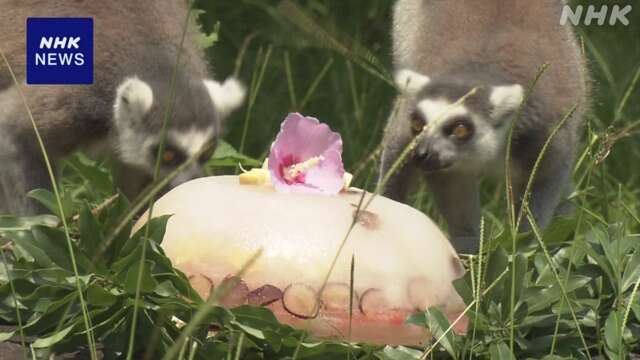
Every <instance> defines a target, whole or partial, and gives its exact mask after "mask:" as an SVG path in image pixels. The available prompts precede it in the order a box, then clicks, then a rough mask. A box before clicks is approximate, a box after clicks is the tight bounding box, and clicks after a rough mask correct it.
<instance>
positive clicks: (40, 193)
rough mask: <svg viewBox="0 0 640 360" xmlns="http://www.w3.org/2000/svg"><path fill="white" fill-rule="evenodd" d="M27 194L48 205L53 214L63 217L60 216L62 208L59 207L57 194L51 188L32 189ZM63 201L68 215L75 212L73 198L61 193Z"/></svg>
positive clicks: (63, 208) (65, 212) (64, 209)
mask: <svg viewBox="0 0 640 360" xmlns="http://www.w3.org/2000/svg"><path fill="white" fill-rule="evenodd" d="M27 196H28V197H30V198H32V199H34V200H36V201H38V202H39V203H41V204H42V205H44V207H46V208H47V209H48V210H49V211H51V213H52V214H54V215H56V216H57V217H58V218H62V216H60V209H59V208H58V202H57V200H56V196H55V195H54V194H53V193H52V192H51V191H49V190H45V189H35V190H31V191H29V192H28V193H27ZM60 196H61V199H60V201H61V202H62V210H63V211H64V214H65V216H66V217H69V216H70V215H71V214H72V213H73V202H72V201H71V199H69V198H67V197H65V196H64V194H60Z"/></svg>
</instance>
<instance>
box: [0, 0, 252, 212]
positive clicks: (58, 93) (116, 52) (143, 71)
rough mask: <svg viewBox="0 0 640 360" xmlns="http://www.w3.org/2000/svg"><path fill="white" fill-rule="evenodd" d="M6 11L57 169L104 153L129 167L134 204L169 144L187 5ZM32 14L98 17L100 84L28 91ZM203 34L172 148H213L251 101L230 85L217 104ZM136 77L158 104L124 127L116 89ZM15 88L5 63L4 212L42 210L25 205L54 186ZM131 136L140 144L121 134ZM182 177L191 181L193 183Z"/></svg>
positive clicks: (188, 68) (0, 146) (8, 44)
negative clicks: (163, 141) (73, 155)
mask: <svg viewBox="0 0 640 360" xmlns="http://www.w3.org/2000/svg"><path fill="white" fill-rule="evenodd" d="M0 7H1V8H2V11H1V12H0V44H1V46H2V49H3V51H4V52H5V54H6V56H7V58H8V60H9V63H10V64H11V66H12V68H13V70H14V71H15V73H16V76H17V78H18V82H19V83H20V87H21V89H22V91H23V92H24V94H25V96H26V98H27V102H28V105H29V107H30V108H31V110H32V112H33V115H34V118H35V121H36V123H37V126H38V129H39V131H40V133H41V134H42V137H43V140H44V143H45V146H46V148H47V150H48V152H49V155H50V157H51V159H52V160H53V162H54V164H55V163H57V162H58V161H59V160H60V159H61V158H62V157H64V156H66V155H68V154H69V153H70V152H73V151H75V150H78V149H83V148H86V149H96V148H99V149H100V151H98V152H99V153H100V154H101V155H107V156H112V157H114V158H115V159H116V160H118V161H119V162H120V163H121V164H119V165H120V166H119V167H120V168H121V169H126V170H124V171H123V173H124V174H123V176H122V177H120V178H119V181H120V182H121V184H120V185H121V186H122V188H124V189H126V190H127V195H129V196H134V195H135V194H136V193H137V192H138V191H139V190H141V187H142V186H144V185H145V184H146V183H147V182H148V180H149V179H150V176H151V172H150V170H149V169H150V168H151V167H152V166H151V164H152V163H153V162H154V161H155V160H154V157H153V156H152V154H151V153H152V150H153V146H154V145H155V144H156V143H157V142H158V140H159V134H160V129H161V125H162V121H163V118H164V114H165V109H166V104H167V102H168V100H169V98H170V94H171V89H170V84H171V75H172V73H173V71H174V68H175V61H176V59H177V53H178V48H179V44H180V38H181V34H182V28H183V24H184V21H185V18H186V15H187V1H185V0H167V1H155V0H136V1H128V0H110V1H98V0H86V1H68V0H3V1H2V5H1V6H0ZM29 16H47V17H65V16H89V17H93V19H94V84H93V85H89V86H61V85H56V86H27V85H26V84H24V82H25V76H26V74H25V50H24V49H25V44H24V39H25V24H26V18H27V17H29ZM191 25H193V24H191ZM197 36H198V34H197V30H196V29H195V27H194V26H190V27H189V31H188V34H187V38H186V40H185V43H184V46H183V54H182V58H181V59H182V60H181V64H180V67H179V71H178V76H177V79H176V93H177V96H176V99H175V105H174V107H173V109H174V110H173V113H172V115H171V120H170V128H169V137H168V141H169V143H170V144H171V142H172V141H174V139H175V138H176V136H179V135H180V134H183V133H188V134H192V133H200V134H207V136H208V138H207V140H208V141H207V142H214V141H215V140H216V139H217V138H219V136H220V135H221V129H222V121H223V119H224V117H226V116H227V115H228V113H229V112H230V111H231V110H233V109H234V108H235V107H237V106H238V105H239V102H240V101H241V98H242V97H243V95H244V94H243V93H242V89H241V87H240V86H239V85H238V84H236V83H234V85H235V87H234V88H233V89H231V88H230V87H225V86H222V85H221V86H220V89H222V90H219V91H217V93H216V95H215V97H217V99H216V98H214V94H213V93H212V91H211V90H210V88H209V87H208V86H205V82H204V80H207V79H208V76H209V71H208V64H207V62H206V61H205V58H204V54H203V52H202V50H201V49H200V47H199V45H198V41H197V38H196V37H197ZM131 78H138V79H139V80H141V81H142V82H144V83H145V84H147V85H148V86H149V87H150V88H151V89H152V93H153V103H152V106H151V107H150V108H149V109H147V111H145V112H143V113H140V117H139V119H136V120H135V121H127V122H121V123H119V124H118V126H115V121H114V117H115V116H116V114H115V113H114V104H115V103H116V90H117V89H118V87H119V86H120V85H121V84H123V83H125V81H127V80H130V79H131ZM210 83H213V82H212V81H209V84H210ZM15 86H16V85H15V84H14V82H13V80H12V79H11V77H10V76H9V72H8V71H7V69H6V67H5V65H4V64H2V66H0V186H1V191H0V214H2V213H6V212H12V213H21V214H22V213H34V212H36V211H37V207H36V205H34V204H33V203H31V202H30V201H28V200H26V199H25V197H24V194H25V192H27V191H29V190H31V189H34V188H37V187H45V188H48V187H49V186H48V185H49V180H48V176H47V175H46V172H45V169H44V167H43V166H42V164H43V161H42V155H41V153H40V149H39V148H38V146H37V144H36V142H35V136H34V134H33V129H32V125H31V123H30V121H29V119H28V117H27V113H26V110H25V107H24V105H23V103H22V101H21V100H20V97H19V96H18V95H19V94H18V91H17V88H16V87H15ZM229 89H231V90H234V91H235V92H236V94H235V96H234V97H232V99H231V101H230V100H229V99H227V98H225V96H226V94H224V91H226V90H229ZM240 93H242V94H240ZM125 131H129V135H131V136H128V137H123V136H121V135H122V133H123V132H125ZM172 135H176V136H172ZM123 139H129V140H128V141H130V143H128V144H126V143H122V142H123V141H124V140H123ZM198 140H202V139H198ZM174 145H175V147H180V150H181V151H182V150H185V152H186V149H184V148H185V147H188V148H192V147H191V146H188V145H189V144H185V143H184V141H183V142H182V143H181V144H180V146H178V145H176V144H174ZM126 149H130V150H129V154H125V153H124V152H125V151H127V150H126ZM191 150H193V149H191ZM134 152H135V153H134ZM191 152H193V151H191ZM127 155H128V157H129V158H132V156H134V155H138V156H139V157H140V159H143V161H144V162H145V164H144V165H145V166H140V164H131V163H130V162H128V161H127V160H126V159H127ZM187 155H191V153H188V154H187ZM133 165H135V166H133ZM173 168H175V166H163V168H162V173H161V175H165V174H167V173H168V172H170V171H171V170H172V169H173ZM192 170H193V169H192ZM196 170H198V171H195V170H194V171H191V170H190V171H189V174H190V176H198V175H202V171H201V169H200V168H198V169H196ZM181 178H182V179H183V180H184V179H185V178H184V176H183V177H181Z"/></svg>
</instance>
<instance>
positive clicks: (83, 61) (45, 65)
mask: <svg viewBox="0 0 640 360" xmlns="http://www.w3.org/2000/svg"><path fill="white" fill-rule="evenodd" d="M27 84H30V85H63V84H75V85H82V84H84V85H88V84H93V19H92V18H49V17H46V18H44V17H38V18H35V17H31V18H27Z"/></svg>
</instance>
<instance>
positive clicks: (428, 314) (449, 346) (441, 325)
mask: <svg viewBox="0 0 640 360" xmlns="http://www.w3.org/2000/svg"><path fill="white" fill-rule="evenodd" d="M407 323H408V324H414V325H418V326H425V325H426V326H427V328H429V330H431V335H432V336H433V337H434V338H435V339H436V340H440V343H439V345H440V346H442V347H443V348H444V349H445V350H446V351H447V352H448V353H449V355H451V357H453V358H454V359H457V358H458V354H457V353H456V351H455V350H456V349H457V348H458V347H457V342H458V337H457V336H456V334H455V333H454V332H453V330H449V332H447V333H446V335H445V331H446V330H447V329H449V326H450V324H449V320H448V319H447V317H446V316H445V315H444V314H443V313H442V311H440V310H439V309H438V308H435V307H434V308H430V309H429V310H427V311H425V312H423V313H419V314H414V315H412V316H410V317H409V318H408V319H407Z"/></svg>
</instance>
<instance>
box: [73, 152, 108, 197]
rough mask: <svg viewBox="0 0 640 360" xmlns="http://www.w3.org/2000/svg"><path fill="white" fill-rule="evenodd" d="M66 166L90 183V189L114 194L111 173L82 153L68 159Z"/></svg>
mask: <svg viewBox="0 0 640 360" xmlns="http://www.w3.org/2000/svg"><path fill="white" fill-rule="evenodd" d="M65 165H66V166H68V167H70V168H71V169H73V170H74V171H75V172H76V173H77V174H78V175H79V176H80V177H81V178H83V179H84V180H86V181H88V182H89V184H90V188H91V189H92V190H93V189H95V190H96V191H98V192H100V193H102V194H105V195H106V194H112V193H113V190H114V189H113V181H112V180H111V176H110V174H109V172H108V171H107V170H106V169H104V168H102V167H100V166H98V163H97V162H96V161H94V160H91V159H89V158H88V157H87V156H86V155H84V154H82V153H75V154H73V155H72V156H70V157H69V158H67V159H66V161H65Z"/></svg>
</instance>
